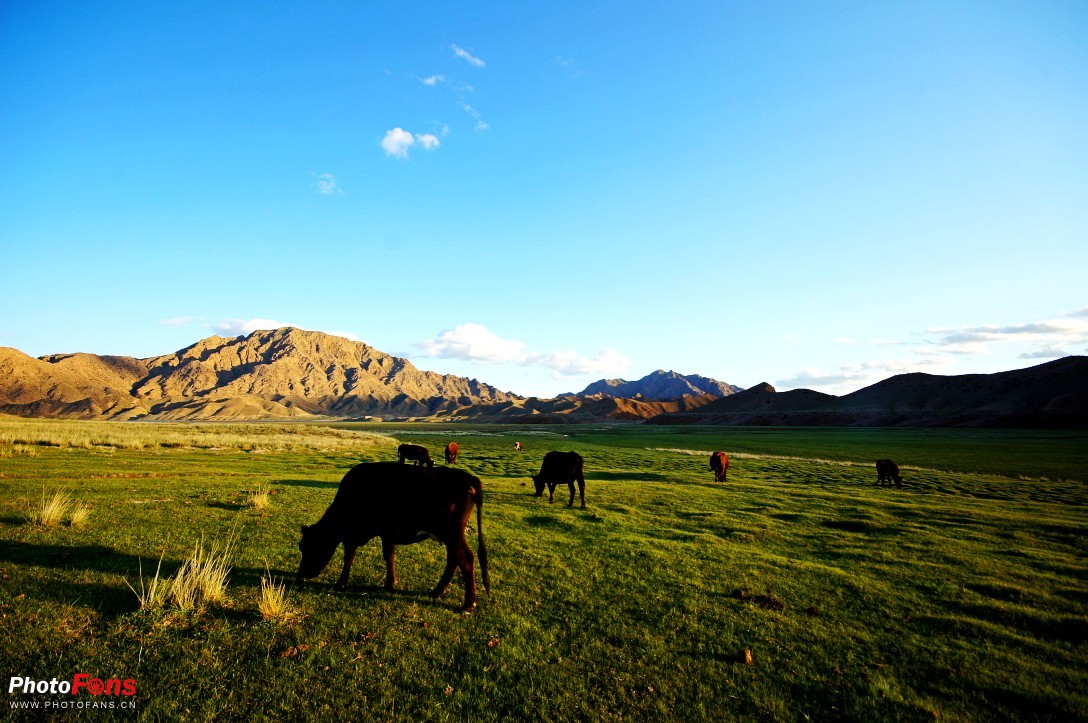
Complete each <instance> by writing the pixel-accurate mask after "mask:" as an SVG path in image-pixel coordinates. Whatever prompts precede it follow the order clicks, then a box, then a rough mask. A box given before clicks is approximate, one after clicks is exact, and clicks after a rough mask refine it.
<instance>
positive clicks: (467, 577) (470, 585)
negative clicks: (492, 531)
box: [458, 535, 476, 613]
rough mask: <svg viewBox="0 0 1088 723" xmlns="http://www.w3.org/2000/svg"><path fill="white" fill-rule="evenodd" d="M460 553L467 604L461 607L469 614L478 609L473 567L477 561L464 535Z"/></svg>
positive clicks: (462, 580)
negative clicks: (470, 611) (475, 608)
mask: <svg viewBox="0 0 1088 723" xmlns="http://www.w3.org/2000/svg"><path fill="white" fill-rule="evenodd" d="M460 551H461V559H460V560H459V561H458V565H459V566H460V568H461V582H462V583H464V586H465V603H464V604H463V605H462V606H461V612H463V613H467V612H468V611H469V610H472V608H474V607H476V568H475V567H474V566H473V563H474V562H475V559H474V558H473V557H472V549H471V548H469V546H468V542H466V541H465V538H464V535H462V536H461V545H460Z"/></svg>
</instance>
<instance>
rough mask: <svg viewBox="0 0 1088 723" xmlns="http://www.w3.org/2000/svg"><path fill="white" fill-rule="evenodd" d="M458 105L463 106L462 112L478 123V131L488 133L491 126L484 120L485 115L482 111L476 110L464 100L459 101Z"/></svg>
mask: <svg viewBox="0 0 1088 723" xmlns="http://www.w3.org/2000/svg"><path fill="white" fill-rule="evenodd" d="M457 104H458V105H460V106H461V110H463V111H465V112H466V113H468V114H469V115H470V116H472V119H473V120H475V121H476V130H478V131H486V130H488V129H489V128H491V125H490V124H489V123H488V122H487V121H485V120H484V117H483V115H481V113H480V111H478V110H476V109H475V108H473V107H472V106H471V105H469V104H468V103H467V102H465V100H464V99H463V98H460V99H458V101H457Z"/></svg>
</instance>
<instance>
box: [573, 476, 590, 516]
mask: <svg viewBox="0 0 1088 723" xmlns="http://www.w3.org/2000/svg"><path fill="white" fill-rule="evenodd" d="M578 494H579V495H580V496H581V498H582V509H583V510H584V509H585V508H586V481H585V480H584V479H580V480H578ZM571 501H572V502H573V501H574V500H573V499H571Z"/></svg>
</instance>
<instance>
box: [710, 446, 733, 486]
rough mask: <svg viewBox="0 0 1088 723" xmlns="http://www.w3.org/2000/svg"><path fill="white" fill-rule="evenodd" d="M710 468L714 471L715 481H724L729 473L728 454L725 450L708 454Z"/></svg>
mask: <svg viewBox="0 0 1088 723" xmlns="http://www.w3.org/2000/svg"><path fill="white" fill-rule="evenodd" d="M710 469H711V471H712V472H714V481H715V482H725V478H726V475H728V474H729V456H728V455H727V454H726V453H725V452H715V453H714V454H712V455H710Z"/></svg>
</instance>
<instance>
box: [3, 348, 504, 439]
mask: <svg viewBox="0 0 1088 723" xmlns="http://www.w3.org/2000/svg"><path fill="white" fill-rule="evenodd" d="M515 399H519V397H517V396H516V395H513V394H509V393H507V392H503V391H501V390H498V389H496V388H495V387H492V386H490V385H487V384H483V383H480V382H478V381H476V380H474V379H465V378H462V377H456V376H452V375H443V374H436V373H434V372H427V371H421V370H419V369H417V368H416V367H415V366H413V365H412V363H411V362H409V361H408V360H406V359H401V358H398V357H394V356H390V355H388V354H385V353H383V352H381V351H378V350H377V349H374V348H372V347H370V346H368V345H366V344H363V343H361V342H354V341H349V340H347V339H344V338H341V337H337V336H332V335H329V334H323V333H321V332H313V331H303V330H301V329H295V328H283V329H275V330H271V331H257V332H254V333H253V334H250V335H249V336H245V337H237V338H232V339H226V338H223V337H218V336H212V337H208V338H207V339H202V340H201V341H199V342H197V343H196V344H193V345H192V346H190V347H187V348H185V349H182V350H180V351H177V352H175V353H173V354H167V355H165V356H161V357H155V358H151V359H132V358H128V357H98V356H94V355H92V354H69V355H55V356H49V357H42V358H40V359H34V358H32V357H29V356H27V355H26V354H23V353H22V352H19V351H17V350H15V349H0V412H7V413H11V414H19V415H23V416H50V417H53V416H58V417H79V418H108V419H172V420H209V419H268V418H300V417H301V418H305V417H312V416H321V417H339V418H343V417H360V416H367V415H384V416H398V417H408V416H427V415H431V414H434V413H436V412H440V411H445V412H449V411H453V410H456V409H461V408H463V407H466V406H471V405H475V404H493V403H496V402H502V401H509V400H515Z"/></svg>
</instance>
